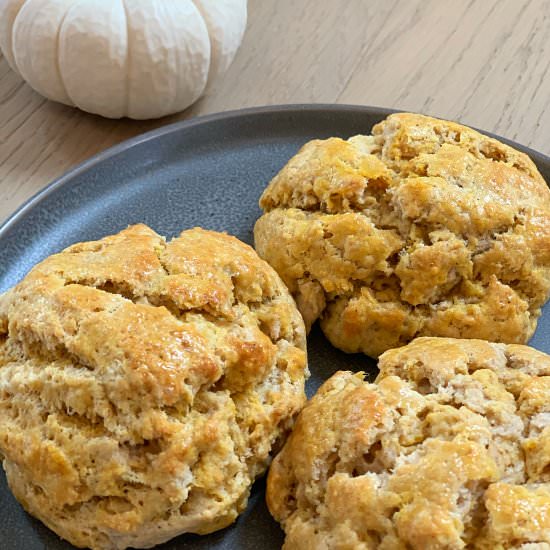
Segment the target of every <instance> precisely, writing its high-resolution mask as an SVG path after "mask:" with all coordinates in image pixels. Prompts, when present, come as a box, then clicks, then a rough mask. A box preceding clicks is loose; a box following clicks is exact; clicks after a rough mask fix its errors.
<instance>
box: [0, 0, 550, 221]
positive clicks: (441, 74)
mask: <svg viewBox="0 0 550 550" xmlns="http://www.w3.org/2000/svg"><path fill="white" fill-rule="evenodd" d="M310 102H321V103H357V104H365V105H377V106H383V107H395V108H399V109H406V110H414V111H420V112H424V113H427V114H432V115H435V116H441V117H446V118H450V119H455V120H459V121H461V122H464V123H466V124H470V125H473V126H477V127H479V128H483V129H486V130H489V131H492V132H495V133H497V134H500V135H502V136H506V137H508V138H511V139H514V140H517V141H519V142H520V143H523V144H525V145H528V146H530V147H532V148H534V149H538V150H540V151H541V152H543V153H545V154H547V155H548V154H550V0H249V25H248V30H247V33H246V36H245V38H244V42H243V44H242V47H241V49H240V51H239V53H238V55H237V58H236V59H235V62H234V63H233V65H232V67H231V68H230V70H229V72H228V73H227V74H226V76H225V78H224V80H223V81H222V82H220V83H218V84H217V85H216V86H214V87H213V88H212V90H211V91H210V92H209V94H208V96H207V97H205V98H203V99H202V100H201V101H200V102H199V103H197V104H196V105H195V106H193V107H192V108H190V109H188V110H187V111H186V112H184V113H181V114H180V115H177V116H173V117H169V118H165V119H162V120H155V121H149V122H134V121H129V120H120V121H113V120H106V119H101V118H99V117H96V116H92V115H88V114H85V113H82V112H79V111H78V110H76V109H72V108H68V107H65V106H62V105H57V104H55V103H52V102H49V101H46V100H45V99H43V98H42V97H40V96H39V95H38V94H36V93H35V92H33V91H32V90H31V89H30V88H29V87H28V86H27V85H26V84H24V83H23V82H22V81H21V80H20V79H19V78H18V77H17V76H16V75H15V74H14V73H13V72H12V71H10V69H9V67H8V65H7V63H6V61H5V60H4V59H3V58H2V57H1V56H0V220H1V219H3V218H5V217H6V216H7V215H9V214H10V213H11V212H13V211H14V210H15V209H16V208H17V207H18V206H19V205H20V204H21V203H22V202H23V201H24V200H26V199H27V198H28V197H29V196H31V195H32V194H34V193H36V192H37V191H38V190H40V189H41V188H42V187H44V186H45V185H47V184H48V183H49V182H50V181H51V180H52V179H54V178H56V177H58V176H60V175H61V174H62V173H63V172H65V171H66V170H68V169H69V168H71V167H72V166H74V165H75V164H77V163H79V162H81V161H83V160H84V159H86V158H88V157H90V156H91V155H93V154H94V153H97V152H98V151H101V150H103V149H105V148H107V147H109V146H111V145H113V144H115V143H118V142H120V141H122V140H124V139H127V138H129V137H131V136H134V135H136V134H139V133H141V132H144V131H146V130H151V129H153V128H156V127H158V126H160V125H163V124H166V123H168V122H173V121H175V120H179V119H184V118H188V117H191V116H196V115H201V114H206V113H212V112H216V111H223V110H228V109H238V108H241V107H249V106H254V105H265V104H276V103H310ZM366 130H368V129H366Z"/></svg>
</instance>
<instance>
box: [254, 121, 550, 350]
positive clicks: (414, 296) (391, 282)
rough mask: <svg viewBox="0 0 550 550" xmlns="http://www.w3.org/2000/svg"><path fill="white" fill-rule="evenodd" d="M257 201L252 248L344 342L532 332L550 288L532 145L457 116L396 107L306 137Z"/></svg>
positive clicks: (307, 314) (520, 338)
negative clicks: (364, 123) (513, 143)
mask: <svg viewBox="0 0 550 550" xmlns="http://www.w3.org/2000/svg"><path fill="white" fill-rule="evenodd" d="M260 205H261V207H262V208H263V209H264V211H265V213H264V215H263V216H262V217H261V218H260V219H259V220H258V222H257V224H256V228H255V245H256V249H257V251H258V253H259V254H260V256H262V257H263V258H265V259H266V260H267V261H269V263H270V264H271V265H272V266H274V267H275V269H276V270H277V272H278V273H279V274H280V275H281V277H282V278H283V280H284V281H285V283H286V284H287V285H288V287H289V288H290V290H291V292H292V293H293V294H294V296H295V298H296V301H297V304H298V307H299V309H300V311H301V312H302V314H303V315H304V319H305V321H306V326H307V327H309V326H311V324H312V323H313V322H314V321H315V320H316V319H317V318H319V317H321V327H322V329H323V330H324V332H325V334H326V335H327V336H328V338H329V339H330V340H331V342H332V343H333V344H334V345H335V346H336V347H339V348H341V349H343V350H344V351H348V352H358V351H362V352H364V353H366V354H368V355H371V356H377V355H379V354H380V353H382V352H383V351H385V350H386V349H390V348H393V347H397V346H399V345H403V344H404V343H406V342H408V341H410V340H411V339H413V338H414V337H415V336H419V335H428V336H429V335H435V336H448V337H455V338H457V337H466V338H476V337H477V338H484V339H487V340H491V341H502V342H507V343H525V342H526V341H527V340H528V338H529V337H530V336H531V335H532V333H533V332H534V330H535V328H536V322H537V319H538V317H539V315H540V308H541V306H542V305H543V304H544V302H545V301H546V299H547V297H548V291H549V288H550V190H549V189H548V187H547V185H546V183H545V182H544V180H543V178H542V177H541V175H540V174H539V173H538V171H537V169H536V167H535V165H534V163H533V162H532V161H531V160H530V159H529V158H528V157H527V156H526V155H525V154H523V153H520V152H518V151H516V150H514V149H512V148H511V147H509V146H507V145H504V144H502V143H500V142H498V141H497V140H495V139H492V138H489V137H487V136H484V135H482V134H480V133H478V132H476V131H474V130H472V129H470V128H466V127H464V126H461V125H459V124H455V123H452V122H446V121H443V120H437V119H434V118H429V117H425V116H421V115H414V114H407V113H401V114H393V115H390V116H389V117H388V118H387V119H386V120H384V121H383V122H381V123H380V124H377V125H376V126H375V127H374V128H373V132H372V135H371V136H355V137H352V138H350V139H349V140H347V141H344V140H342V139H339V138H331V139H327V140H315V141H311V142H309V143H307V144H306V145H304V147H303V148H302V149H301V150H300V152H299V153H298V154H297V155H296V156H295V157H293V158H292V159H291V160H290V161H289V162H288V163H287V165H286V166H285V167H284V168H283V169H282V170H281V172H280V173H279V174H278V175H277V176H275V178H274V179H273V180H272V182H271V183H270V184H269V186H268V187H267V189H266V190H265V192H264V194H263V195H262V197H261V201H260Z"/></svg>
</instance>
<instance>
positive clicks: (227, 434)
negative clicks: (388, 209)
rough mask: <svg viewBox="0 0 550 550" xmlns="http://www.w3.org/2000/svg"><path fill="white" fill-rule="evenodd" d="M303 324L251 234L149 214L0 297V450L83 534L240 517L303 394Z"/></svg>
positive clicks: (9, 467)
mask: <svg viewBox="0 0 550 550" xmlns="http://www.w3.org/2000/svg"><path fill="white" fill-rule="evenodd" d="M306 375H307V365H306V354H305V330H304V326H303V322H302V319H301V317H300V314H299V313H298V311H297V309H296V306H295V304H294V302H293V300H292V298H291V296H290V295H289V293H288V291H287V289H286V288H285V287H284V284H283V283H282V281H281V280H280V278H279V277H278V276H277V274H276V273H275V272H274V271H273V269H272V268H271V267H270V266H269V265H268V264H267V263H266V262H264V261H263V260H261V259H260V258H258V256H257V254H256V253H255V252H254V250H252V249H251V248H250V247H248V246H247V245H245V244H243V243H241V242H240V241H238V240H237V239H235V238H233V237H230V236H227V235H224V234H219V233H214V232H210V231H205V230H201V229H193V230H189V231H184V232H183V233H182V234H181V235H180V236H179V237H178V238H176V239H174V240H172V241H171V242H169V243H167V242H166V241H165V239H164V238H162V237H160V236H159V235H157V234H156V233H155V232H154V231H152V230H151V229H149V228H148V227H146V226H144V225H137V226H133V227H130V228H128V229H127V230H125V231H122V232H120V233H119V234H117V235H114V236H110V237H106V238H104V239H102V240H100V241H96V242H88V243H80V244H76V245H74V246H71V247H69V248H68V249H66V250H65V251H63V252H62V253H60V254H56V255H54V256H51V257H50V258H48V259H46V260H45V261H44V262H42V263H41V264H39V265H38V266H36V267H35V268H34V269H33V270H32V271H31V272H30V273H29V274H28V275H27V277H26V278H25V279H24V280H23V281H22V282H21V283H20V284H19V285H17V286H16V287H14V289H12V290H10V291H8V292H7V293H6V294H5V295H3V296H2V297H0V453H1V454H3V455H4V468H5V470H6V474H7V478H8V482H9V484H10V487H11V489H12V491H13V492H14V494H15V496H16V497H17V499H18V500H19V501H20V502H21V503H22V504H23V506H24V507H25V508H26V509H27V510H28V511H29V512H30V513H31V514H33V515H35V516H37V517H38V518H40V519H41V520H42V521H43V522H44V523H46V525H48V526H49V527H51V528H52V529H53V530H55V531H56V532H57V533H58V534H60V535H61V536H63V537H64V538H66V539H68V540H70V541H71V542H72V543H73V544H75V545H77V546H89V547H92V548H101V549H103V548H124V547H127V546H134V547H149V546H153V545H155V544H158V543H160V542H162V541H165V540H168V539H169V538H172V537H173V536H176V535H177V534H179V533H182V532H194V533H208V532H211V531H213V530H216V529H220V528H222V527H224V526H226V525H228V524H229V523H231V522H232V521H234V519H235V518H236V517H237V515H238V514H239V513H240V512H241V511H242V509H243V508H244V506H245V505H246V501H247V498H248V493H249V489H250V485H251V483H252V481H253V480H254V478H255V477H256V476H257V475H259V474H261V473H262V472H263V471H265V469H266V467H267V464H268V462H269V460H270V452H271V451H272V449H273V447H274V446H276V445H278V444H279V443H280V441H281V440H282V438H283V437H284V436H285V435H286V432H287V431H288V430H289V429H290V427H291V425H292V421H293V417H294V416H295V415H296V414H297V412H298V411H299V410H300V408H301V407H302V405H303V403H304V401H305V394H304V381H305V377H306Z"/></svg>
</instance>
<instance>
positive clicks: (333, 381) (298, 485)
mask: <svg viewBox="0 0 550 550" xmlns="http://www.w3.org/2000/svg"><path fill="white" fill-rule="evenodd" d="M549 445H550V357H549V356H548V355H545V354H543V353H541V352H538V351H535V350H533V349H531V348H528V347H525V346H520V345H504V344H494V343H488V342H485V341H481V340H453V339H447V338H418V339H416V340H414V341H413V342H412V343H410V344H409V345H408V346H405V347H402V348H399V349H396V350H391V351H388V352H386V353H385V354H383V355H382V356H381V358H380V374H379V376H378V378H377V380H376V383H375V384H368V383H366V382H364V381H363V376H362V374H361V373H359V374H353V373H350V372H339V373H336V374H335V375H334V376H332V377H331V378H330V379H329V380H328V381H327V382H325V384H324V385H323V386H322V387H321V388H320V390H319V391H318V392H317V394H316V395H315V396H314V397H313V399H312V400H311V401H310V402H309V403H308V404H307V405H306V407H305V408H304V409H303V411H302V412H301V413H300V415H299V417H298V420H297V422H296V425H295V429H294V431H293V433H292V435H291V436H290V437H289V439H288V440H287V443H286V444H285V446H284V447H283V450H282V451H281V452H280V453H279V455H278V456H277V457H276V459H275V460H274V461H273V464H272V465H271V468H270V472H269V477H268V488H267V502H268V506H269V509H270V511H271V513H272V515H273V516H274V517H275V519H277V520H278V521H279V522H281V523H282V526H283V528H284V530H285V532H286V540H285V545H284V548H285V549H287V550H290V549H294V548H296V549H298V548H299V549H320V550H328V549H341V548H350V549H351V548H354V549H358V550H370V549H373V550H374V549H381V550H395V549H402V550H406V549H411V548H412V549H415V550H416V549H418V550H421V549H422V550H424V549H434V550H435V549H461V548H477V549H483V550H489V549H497V548H498V549H501V550H504V549H512V548H516V549H520V548H521V549H528V548H531V549H533V550H534V549H539V550H540V549H543V548H546V547H547V545H550V483H549V482H550V471H549V470H550V467H549V465H550V454H549V453H548V449H549ZM529 545H531V546H529Z"/></svg>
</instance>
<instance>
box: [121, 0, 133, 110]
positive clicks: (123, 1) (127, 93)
mask: <svg viewBox="0 0 550 550" xmlns="http://www.w3.org/2000/svg"><path fill="white" fill-rule="evenodd" d="M120 2H121V4H122V9H123V10H124V21H125V22H126V64H125V66H126V78H125V79H124V86H125V88H126V90H125V93H124V96H125V102H124V115H123V116H128V112H129V109H130V61H131V56H130V25H129V24H128V8H127V7H126V0H120Z"/></svg>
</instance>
